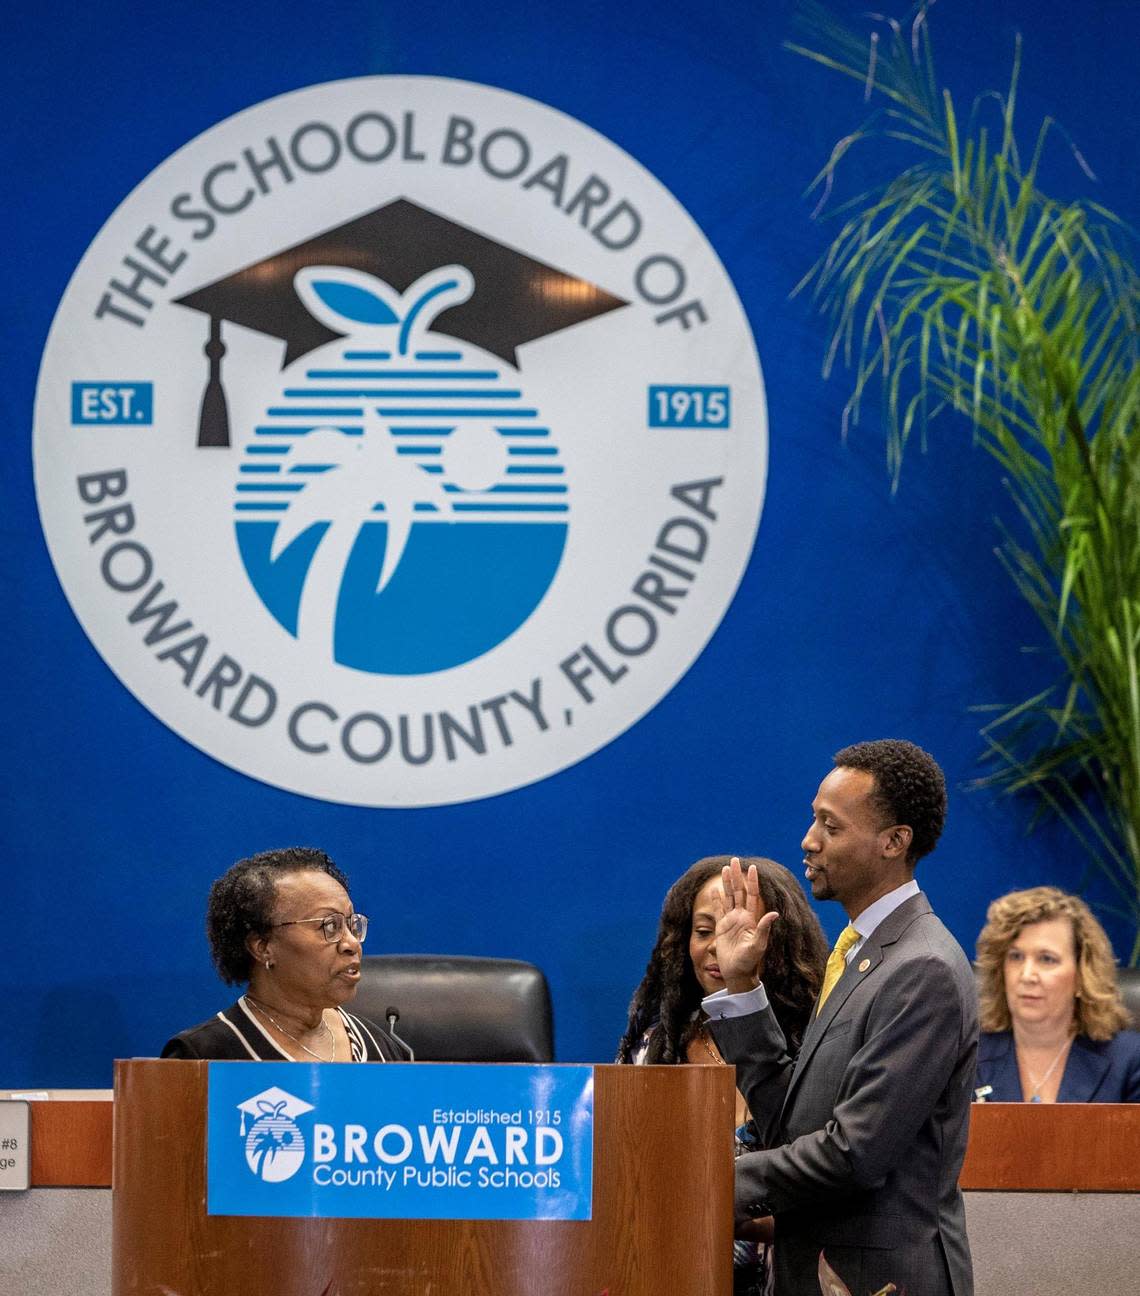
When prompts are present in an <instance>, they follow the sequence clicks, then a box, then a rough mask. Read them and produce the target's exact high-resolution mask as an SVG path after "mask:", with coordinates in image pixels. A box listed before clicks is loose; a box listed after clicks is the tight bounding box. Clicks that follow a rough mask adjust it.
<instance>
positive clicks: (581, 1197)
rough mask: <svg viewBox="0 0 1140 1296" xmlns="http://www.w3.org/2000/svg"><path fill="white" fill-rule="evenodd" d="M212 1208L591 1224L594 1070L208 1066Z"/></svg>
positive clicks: (208, 1178)
mask: <svg viewBox="0 0 1140 1296" xmlns="http://www.w3.org/2000/svg"><path fill="white" fill-rule="evenodd" d="M207 1115H208V1125H207V1167H206V1183H207V1197H206V1209H207V1213H208V1214H210V1215H248V1216H263V1217H264V1216H292V1217H297V1216H301V1217H311V1216H316V1217H324V1218H337V1219H448V1220H460V1219H469V1220H588V1219H590V1218H591V1206H592V1188H593V1182H592V1180H593V1138H594V1073H593V1068H592V1067H589V1066H559V1067H553V1066H517V1065H512V1066H486V1065H481V1066H471V1065H426V1064H421V1065H418V1066H400V1065H395V1066H382V1067H356V1066H328V1065H325V1066H320V1065H318V1064H316V1063H313V1064H307V1065H306V1064H299V1063H296V1062H282V1063H266V1062H212V1063H210V1066H209V1082H208V1105H207Z"/></svg>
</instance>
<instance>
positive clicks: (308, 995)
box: [246, 869, 361, 1062]
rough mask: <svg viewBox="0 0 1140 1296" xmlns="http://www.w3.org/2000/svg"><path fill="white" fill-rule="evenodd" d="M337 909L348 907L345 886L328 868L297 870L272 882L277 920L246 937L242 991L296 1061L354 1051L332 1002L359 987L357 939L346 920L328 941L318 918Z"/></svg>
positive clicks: (344, 912)
mask: <svg viewBox="0 0 1140 1296" xmlns="http://www.w3.org/2000/svg"><path fill="white" fill-rule="evenodd" d="M336 913H339V914H341V915H343V916H344V917H345V918H348V917H349V916H350V915H351V914H352V901H351V900H350V899H349V897H348V893H347V892H346V891H345V889H344V888H343V887H342V886H341V885H340V883H339V882H337V881H335V880H334V879H333V878H332V877H330V876H329V875H328V874H327V873H323V872H321V871H320V870H316V869H301V870H298V871H297V872H296V873H287V874H285V875H284V876H283V877H282V878H280V879H279V880H278V882H277V886H276V892H275V895H274V902H273V923H274V924H275V925H274V926H272V927H271V928H270V930H269V931H268V932H266V933H265V934H264V935H257V934H255V933H251V934H250V935H249V936H248V937H247V938H246V948H247V949H248V950H249V953H250V956H251V967H250V975H249V991H248V993H247V995H246V998H247V999H248V1000H250V1001H252V1004H253V1010H254V1012H255V1013H256V1014H257V1018H258V1021H259V1022H260V1024H261V1026H262V1027H263V1029H264V1030H266V1031H267V1032H268V1034H269V1035H270V1036H272V1038H273V1039H274V1040H276V1041H277V1043H278V1045H279V1046H280V1047H281V1048H282V1049H283V1050H284V1051H285V1052H286V1053H288V1054H289V1056H290V1057H293V1058H295V1059H297V1060H298V1061H310V1062H311V1061H313V1060H314V1059H313V1054H316V1055H317V1057H319V1058H321V1059H322V1060H324V1061H337V1060H339V1061H342V1062H343V1061H347V1060H348V1058H350V1057H351V1048H350V1045H349V1042H348V1035H347V1033H346V1031H345V1028H344V1023H343V1021H342V1020H341V1017H340V1014H339V1013H338V1012H337V1011H336V1009H337V1008H338V1007H339V1006H340V1005H341V1004H344V1003H348V1002H349V1000H351V999H352V998H353V997H354V996H355V994H356V989H357V983H358V981H359V979H360V957H361V945H360V941H359V940H357V938H356V937H355V936H353V934H352V933H351V932H350V931H349V930H348V928H347V926H345V927H343V928H342V929H341V933H340V937H339V939H338V940H336V941H334V942H326V941H325V939H324V937H323V936H322V935H321V932H320V930H319V927H318V921H319V920H320V919H322V918H325V917H327V916H328V915H330V914H336ZM310 920H313V921H310ZM266 964H269V966H268V967H267V966H266ZM302 1046H303V1047H302ZM306 1049H308V1050H310V1052H306V1051H305V1050H306Z"/></svg>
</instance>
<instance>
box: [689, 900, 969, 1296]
mask: <svg viewBox="0 0 1140 1296" xmlns="http://www.w3.org/2000/svg"><path fill="white" fill-rule="evenodd" d="M710 1029H711V1031H712V1034H713V1037H714V1039H715V1040H716V1043H717V1047H718V1048H719V1049H720V1051H721V1054H722V1055H723V1056H724V1058H725V1060H726V1061H729V1062H734V1063H735V1064H736V1067H737V1083H738V1085H739V1087H740V1090H741V1092H742V1093H743V1094H744V1096H745V1097H746V1098H747V1100H748V1105H749V1107H750V1109H751V1111H752V1116H753V1119H754V1120H755V1121H756V1123H757V1125H758V1126H759V1129H760V1135H761V1140H762V1142H763V1143H764V1144H765V1145H766V1147H767V1149H768V1150H766V1151H763V1152H754V1153H750V1154H748V1155H746V1156H742V1157H740V1158H739V1159H738V1160H737V1162H736V1167H737V1178H736V1209H737V1214H738V1216H739V1217H740V1218H744V1217H747V1216H751V1215H755V1214H757V1213H759V1212H771V1213H772V1214H774V1215H775V1217H776V1248H775V1253H776V1292H777V1296H793V1294H795V1296H799V1293H804V1294H805V1296H807V1294H808V1293H810V1294H811V1296H817V1293H818V1292H819V1285H818V1281H817V1278H816V1271H817V1265H818V1257H819V1252H820V1250H821V1249H822V1250H823V1251H824V1252H826V1255H827V1259H828V1261H829V1263H830V1264H831V1265H832V1266H833V1268H835V1270H836V1271H837V1272H838V1273H839V1275H840V1277H841V1278H843V1279H844V1281H845V1282H846V1283H847V1285H848V1287H849V1288H850V1290H851V1291H852V1292H858V1293H864V1292H869V1291H876V1290H878V1288H880V1287H882V1286H883V1285H884V1284H885V1283H887V1282H893V1283H895V1284H896V1285H897V1286H898V1287H899V1288H903V1287H905V1288H906V1290H907V1292H908V1293H910V1294H911V1296H950V1294H951V1293H952V1294H953V1296H972V1292H973V1274H972V1270H971V1265H970V1248H969V1243H968V1242H967V1239H966V1220H965V1212H964V1209H963V1204H962V1194H961V1192H960V1191H959V1189H958V1172H959V1170H960V1169H961V1166H962V1159H963V1157H964V1156H965V1154H966V1134H967V1129H968V1125H969V1113H970V1099H971V1097H972V1094H973V1085H974V1061H975V1055H976V1053H977V1047H978V1014H977V998H976V991H975V988H974V977H973V973H972V972H971V970H970V965H969V963H968V962H967V960H966V956H965V955H964V954H963V953H962V950H961V947H960V946H959V945H958V943H957V941H955V940H954V938H953V936H951V935H950V933H949V932H948V931H947V930H946V928H945V927H944V926H943V925H942V923H941V922H940V921H939V920H938V919H937V918H936V917H935V916H934V913H933V912H932V911H931V908H930V902H929V901H928V900H927V898H926V897H925V896H924V895H923V894H921V893H919V894H918V895H916V896H912V897H911V898H910V899H909V900H906V901H904V902H903V903H902V904H901V905H900V906H899V907H898V908H897V909H896V910H895V911H894V912H893V913H892V914H890V915H889V916H888V917H887V918H886V919H884V921H883V922H882V923H881V924H880V925H879V927H878V928H877V929H876V930H875V931H874V932H873V933H872V934H871V936H870V937H868V939H867V940H866V941H865V942H864V944H863V946H862V947H861V948H860V950H859V951H858V953H857V955H856V956H855V958H854V959H853V960H852V961H851V963H850V964H849V965H848V967H847V970H846V971H845V972H844V974H843V976H842V977H841V978H840V980H839V982H838V984H837V985H836V987H835V989H834V990H833V991H832V992H831V994H830V996H829V997H828V1000H827V1002H826V1003H825V1004H824V1007H823V1011H822V1012H821V1013H820V1015H819V1016H818V1017H817V1018H813V1020H812V1022H811V1024H810V1025H809V1026H808V1029H807V1033H806V1034H805V1036H804V1042H803V1045H802V1047H801V1048H800V1051H799V1055H798V1056H797V1057H795V1058H792V1057H790V1056H789V1054H788V1051H787V1048H786V1046H785V1042H784V1036H783V1034H782V1033H781V1031H780V1028H779V1026H778V1025H777V1023H776V1020H775V1017H774V1016H773V1015H772V1012H771V1009H765V1010H764V1011H762V1012H758V1013H752V1014H750V1015H749V1016H746V1017H736V1018H727V1019H725V1020H723V1021H719V1022H710Z"/></svg>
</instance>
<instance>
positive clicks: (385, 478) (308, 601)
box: [269, 410, 452, 644]
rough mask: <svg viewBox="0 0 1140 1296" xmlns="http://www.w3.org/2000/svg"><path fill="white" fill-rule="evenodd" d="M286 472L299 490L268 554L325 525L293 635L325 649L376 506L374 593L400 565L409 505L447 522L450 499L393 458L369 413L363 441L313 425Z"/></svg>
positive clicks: (388, 439) (385, 434) (381, 427)
mask: <svg viewBox="0 0 1140 1296" xmlns="http://www.w3.org/2000/svg"><path fill="white" fill-rule="evenodd" d="M289 471H290V473H304V474H306V482H305V488H304V490H303V491H301V492H300V494H299V495H297V496H296V498H295V499H294V501H293V503H292V504H291V505H290V507H289V510H288V512H287V513H286V514H285V515H284V517H283V518H282V520H281V521H280V522H279V523H278V526H277V531H276V532H275V534H274V537H273V543H272V546H271V548H270V555H269V556H270V560H271V561H276V560H277V558H278V557H279V556H280V555H281V554H282V553H283V552H284V551H285V550H286V549H287V548H288V547H289V546H290V545H291V544H292V543H293V542H294V540H296V539H297V538H298V537H299V536H300V535H302V534H303V533H304V532H305V531H307V530H308V529H309V528H310V527H313V526H318V525H325V526H326V527H327V529H326V531H325V532H324V534H323V536H322V537H321V540H320V542H319V544H318V546H317V550H316V552H315V554H314V555H313V560H312V562H311V563H310V565H309V570H308V573H307V575H306V577H305V583H304V587H303V589H302V591H301V602H300V608H299V611H298V617H297V638H298V639H299V640H300V641H301V642H302V643H315V642H316V641H317V640H318V639H323V640H324V642H325V643H326V644H329V643H331V642H332V639H333V637H334V635H335V630H336V609H337V603H338V600H339V597H340V588H341V583H342V581H343V579H344V573H345V568H346V566H347V564H348V559H349V555H350V554H351V553H352V549H353V546H354V545H355V544H356V539H357V536H358V535H359V533H360V529H361V527H362V526H363V525H364V524H365V522H367V521H369V520H370V519H372V520H375V517H376V514H375V512H374V510H375V508H376V506H377V505H378V504H382V505H383V510H384V511H383V517H384V520H385V521H386V522H387V526H388V532H387V541H386V543H385V547H384V558H383V562H382V563H381V567H380V573H379V576H378V578H377V582H376V591H375V592H376V593H379V592H380V591H381V590H382V589H383V588H384V587H385V585H387V584H388V582H389V581H390V580H391V579H392V577H393V576H394V575H395V573H396V569H397V568H398V567H399V565H400V559H401V558H402V557H403V554H404V550H405V548H406V547H407V543H408V539H409V537H410V535H411V530H412V521H413V518H414V515H415V506H416V505H417V504H428V505H430V506H432V507H433V508H434V509H436V510H437V511H438V512H439V513H442V514H444V515H446V516H448V517H449V518H450V517H451V516H452V509H451V502H450V500H449V498H448V496H447V494H446V493H445V491H444V489H443V487H442V485H441V484H440V483H439V482H437V481H435V480H434V478H432V477H431V476H429V475H428V474H427V473H425V472H424V471H423V470H422V469H420V468H419V467H417V466H416V465H415V464H414V463H411V462H409V461H408V460H407V459H402V458H401V457H400V456H399V455H398V454H397V452H396V445H395V442H394V440H393V438H392V435H391V433H390V432H389V431H388V429H387V427H386V426H385V424H384V422H383V420H382V419H381V418H380V417H379V415H378V414H376V413H375V411H373V410H369V411H367V412H366V414H365V419H364V433H363V436H353V435H350V434H348V433H345V432H341V431H340V430H339V429H338V428H335V427H320V428H314V429H313V431H312V432H309V433H308V434H307V435H306V436H305V437H304V438H303V439H302V440H301V442H300V443H299V444H298V445H297V446H296V448H295V449H294V451H293V453H292V455H291V456H290V459H289Z"/></svg>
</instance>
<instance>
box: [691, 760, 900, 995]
mask: <svg viewBox="0 0 1140 1296" xmlns="http://www.w3.org/2000/svg"><path fill="white" fill-rule="evenodd" d="M874 790H875V778H874V775H873V774H869V773H868V772H867V771H866V770H856V769H848V768H845V767H844V766H838V767H836V768H835V769H833V770H832V771H831V773H830V774H828V776H827V777H826V778H825V779H824V780H823V782H822V783H821V784H820V785H819V791H818V792H817V793H816V796H815V800H814V801H813V802H812V822H811V826H810V827H809V828H808V830H807V832H806V833H805V834H804V839H803V842H802V843H801V845H802V847H803V851H804V867H805V871H806V874H807V878H808V881H809V883H810V885H811V891H812V895H813V896H815V898H816V899H817V900H838V901H839V903H840V904H841V905H842V906H843V909H844V912H845V913H846V914H847V917H848V919H849V920H850V919H854V918H857V917H858V916H859V914H861V913H863V912H864V911H865V910H866V909H867V908H868V907H869V906H870V905H872V904H874V902H875V901H876V900H878V899H881V898H882V897H883V896H885V895H886V894H887V893H888V892H890V891H893V890H895V889H896V888H897V887H900V886H902V885H903V883H904V882H909V881H910V880H911V878H913V877H914V863H913V861H911V860H910V858H909V851H910V846H911V841H912V839H913V836H914V833H913V831H912V829H911V828H910V827H909V826H908V825H906V824H886V823H884V822H883V814H882V810H881V809H880V808H879V806H878V805H877V804H876V803H875V801H874V799H873V793H874ZM723 884H724V885H723V894H724V898H723V907H724V911H723V913H722V915H721V917H720V919H719V921H718V922H717V928H716V948H717V959H718V962H719V964H720V973H721V976H723V977H724V983H725V988H726V989H727V990H728V992H729V993H730V994H740V993H742V992H744V991H747V990H754V989H755V988H756V986H757V985H759V984H760V975H759V969H760V968H761V967H762V966H763V962H764V955H765V953H766V952H767V949H768V932H769V931H770V930H771V927H772V924H773V923H774V922H776V920H777V917H778V915H777V914H775V913H774V912H769V911H767V910H766V909H765V908H764V902H763V900H762V899H761V896H760V881H759V878H758V877H757V874H756V869H755V867H754V866H753V867H750V868H749V870H748V872H747V874H745V873H744V871H743V870H742V869H741V867H740V861H739V860H738V859H735V858H734V859H733V860H732V862H731V864H729V866H728V867H727V868H725V870H724V875H723Z"/></svg>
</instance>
